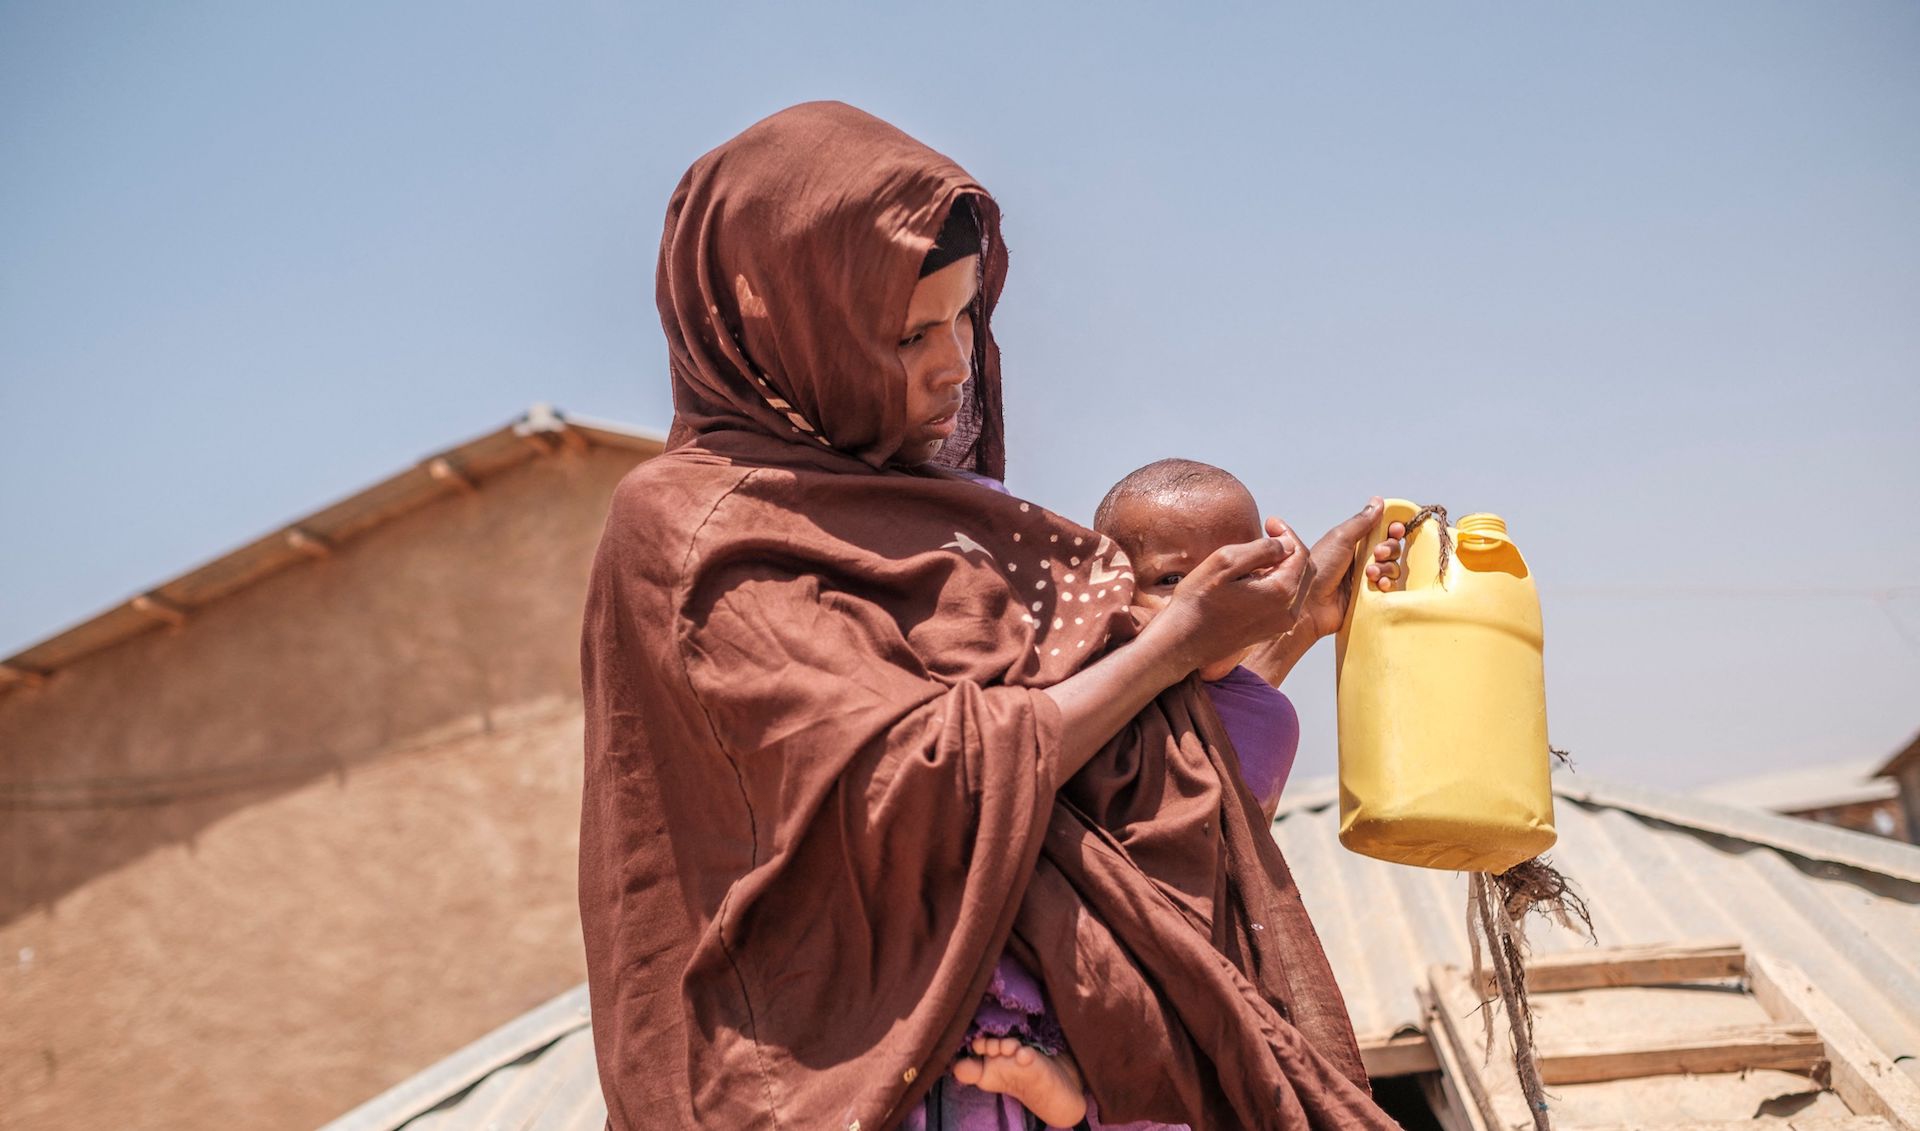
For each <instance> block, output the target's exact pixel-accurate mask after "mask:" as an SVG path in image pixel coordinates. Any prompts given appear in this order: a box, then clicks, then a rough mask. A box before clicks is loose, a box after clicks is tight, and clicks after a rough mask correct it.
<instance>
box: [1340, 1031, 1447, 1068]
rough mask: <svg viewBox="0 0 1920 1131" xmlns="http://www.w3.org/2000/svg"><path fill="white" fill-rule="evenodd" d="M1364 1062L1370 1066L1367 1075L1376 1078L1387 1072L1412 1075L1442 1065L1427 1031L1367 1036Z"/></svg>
mask: <svg viewBox="0 0 1920 1131" xmlns="http://www.w3.org/2000/svg"><path fill="white" fill-rule="evenodd" d="M1360 1063H1362V1064H1364V1065H1365V1066H1366V1069H1367V1075H1368V1076H1370V1077H1373V1078H1375V1079H1379V1078H1381V1077H1384V1076H1411V1075H1413V1074H1414V1073H1416V1072H1434V1071H1437V1070H1438V1069H1439V1068H1440V1061H1439V1060H1437V1059H1435V1057H1434V1053H1433V1042H1432V1041H1430V1040H1428V1039H1427V1035H1426V1034H1425V1033H1410V1034H1406V1035H1402V1036H1398V1037H1363V1038H1361V1040H1360Z"/></svg>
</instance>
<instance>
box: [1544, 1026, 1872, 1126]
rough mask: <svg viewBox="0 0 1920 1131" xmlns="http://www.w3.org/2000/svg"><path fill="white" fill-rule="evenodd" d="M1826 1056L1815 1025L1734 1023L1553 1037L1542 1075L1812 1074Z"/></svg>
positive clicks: (1564, 1080) (1550, 1081) (1567, 1080)
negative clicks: (1589, 1037)
mask: <svg viewBox="0 0 1920 1131" xmlns="http://www.w3.org/2000/svg"><path fill="white" fill-rule="evenodd" d="M1825 1059H1826V1045H1825V1043H1824V1042H1822V1041H1821V1039H1820V1034H1818V1033H1816V1032H1814V1029H1813V1026H1811V1025H1778V1024H1775V1025H1733V1026H1726V1027H1723V1028H1718V1029H1708V1030H1703V1031H1700V1032H1697V1033H1682V1034H1675V1035H1672V1036H1666V1035H1647V1034H1634V1033H1627V1034H1622V1035H1619V1036H1613V1037H1610V1038H1605V1037H1603V1038H1601V1039H1599V1040H1595V1041H1582V1042H1579V1043H1577V1044H1576V1043H1574V1042H1569V1041H1554V1042H1553V1043H1551V1044H1549V1045H1547V1046H1546V1047H1544V1048H1542V1049H1541V1050H1540V1078H1541V1080H1542V1081H1544V1082H1545V1083H1546V1084H1547V1085H1548V1086H1549V1087H1551V1086H1553V1085H1556V1084H1595V1083H1599V1082H1601V1081H1603V1080H1631V1079H1633V1078H1635V1077H1638V1076H1671V1075H1676V1074H1679V1073H1689V1074H1692V1075H1695V1076H1699V1075H1702V1074H1704V1073H1708V1072H1741V1071H1744V1070H1746V1069H1750V1068H1777V1069H1781V1070H1782V1071H1786V1072H1811V1071H1813V1070H1814V1069H1815V1068H1817V1067H1819V1066H1820V1064H1821V1063H1822V1062H1823V1061H1824V1060H1825ZM1842 1098H1843V1099H1844V1098H1845V1097H1844V1096H1843V1097H1842ZM1856 1110H1857V1109H1856Z"/></svg>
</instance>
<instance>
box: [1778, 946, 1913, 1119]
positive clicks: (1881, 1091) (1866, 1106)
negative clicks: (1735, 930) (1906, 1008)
mask: <svg viewBox="0 0 1920 1131" xmlns="http://www.w3.org/2000/svg"><path fill="white" fill-rule="evenodd" d="M1747 979H1748V984H1749V985H1751V986H1752V987H1753V996H1754V999H1755V1000H1756V1001H1758V1002H1759V1003H1760V1007H1761V1008H1762V1009H1765V1010H1766V1011H1767V1013H1768V1015H1769V1016H1771V1017H1773V1018H1774V1019H1775V1020H1777V1021H1785V1022H1797V1023H1800V1024H1804V1025H1811V1026H1812V1027H1813V1028H1815V1029H1816V1030H1818V1031H1819V1033H1820V1037H1821V1039H1822V1040H1823V1041H1825V1043H1826V1055H1827V1061H1828V1063H1829V1064H1831V1065H1832V1066H1833V1090H1834V1091H1835V1092H1836V1093H1838V1095H1839V1096H1840V1098H1841V1099H1842V1100H1844V1101H1846V1105H1847V1106H1848V1107H1850V1108H1852V1109H1853V1110H1854V1111H1855V1112H1856V1113H1857V1114H1860V1115H1878V1116H1881V1117H1883V1118H1884V1119H1886V1120H1887V1122H1889V1123H1891V1124H1893V1125H1894V1127H1895V1128H1897V1129H1898V1131H1920V1084H1916V1083H1915V1082H1914V1080H1913V1078H1912V1077H1910V1076H1908V1075H1907V1074H1906V1073H1905V1072H1904V1071H1902V1070H1901V1069H1900V1068H1899V1066H1897V1065H1895V1064H1894V1063H1893V1058H1891V1057H1889V1056H1888V1055H1887V1054H1886V1053H1885V1052H1882V1051H1881V1050H1880V1047H1879V1046H1878V1045H1876V1044H1874V1043H1873V1041H1872V1040H1871V1039H1870V1038H1869V1037H1868V1036H1867V1035H1866V1034H1865V1033H1863V1032H1861V1030H1860V1026H1858V1025H1856V1024H1855V1023H1854V1020H1853V1018H1852V1017H1850V1016H1848V1015H1847V1013H1846V1011H1844V1010H1842V1009H1841V1008H1840V1007H1839V1006H1838V1005H1835V1004H1834V1002H1833V999H1832V998H1829V997H1828V996H1827V995H1826V994H1824V993H1821V992H1820V990H1819V988H1818V987H1816V986H1815V985H1814V984H1813V982H1812V981H1811V980H1809V979H1808V977H1807V976H1806V974H1804V973H1802V972H1801V971H1800V969H1799V967H1797V966H1795V965H1793V964H1792V963H1791V962H1788V961H1786V960H1785V959H1782V958H1776V957H1774V956H1773V955H1770V954H1753V955H1749V956H1748V958H1747Z"/></svg>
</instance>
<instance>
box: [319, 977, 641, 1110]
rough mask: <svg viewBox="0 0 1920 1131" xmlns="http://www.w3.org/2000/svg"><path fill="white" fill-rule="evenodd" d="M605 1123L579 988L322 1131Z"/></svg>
mask: <svg viewBox="0 0 1920 1131" xmlns="http://www.w3.org/2000/svg"><path fill="white" fill-rule="evenodd" d="M606 1119H607V1105H606V1103H605V1102H604V1101H602V1100H601V1098H600V1076H599V1070H598V1068H597V1067H596V1065H595V1063H594V1059H593V1031H592V1030H591V1029H590V1028H588V1026H587V987H585V986H578V987H575V988H574V989H572V990H569V991H567V992H566V993H564V994H561V995H560V996H559V997H557V998H554V999H553V1000H552V1001H550V1002H548V1003H547V1004H545V1005H543V1006H541V1007H540V1008H538V1009H536V1010H534V1011H533V1012H532V1013H529V1014H526V1015H525V1016H523V1017H521V1018H519V1019H518V1020H515V1021H512V1022H510V1023H508V1024H507V1025H505V1026H503V1027H501V1028H499V1029H496V1030H494V1031H493V1032H492V1033H489V1034H488V1035H486V1036H485V1037H482V1038H481V1039H480V1040H478V1041H475V1042H474V1043H473V1044H471V1045H468V1046H467V1047H466V1048H464V1049H461V1050H460V1051H459V1052H457V1053H454V1054H453V1055H452V1056H450V1057H448V1058H447V1059H445V1060H443V1061H441V1062H440V1063H439V1064H436V1065H434V1066H433V1067H432V1068H429V1069H427V1070H426V1071H425V1072H422V1073H420V1074H419V1075H418V1076H415V1077H413V1078H412V1079H409V1080H405V1081H402V1082H401V1083H400V1084H397V1085H395V1086H394V1087H393V1088H392V1089H390V1090H388V1091H386V1092H384V1093H382V1094H381V1095H379V1096H376V1097H374V1098H373V1099H371V1100H368V1101H367V1102H366V1103H364V1104H362V1105H360V1106H359V1107H357V1108H355V1109H353V1110H352V1111H350V1112H348V1113H347V1114H345V1115H343V1116H341V1117H340V1118H339V1119H336V1120H334V1121H333V1122H332V1123H329V1124H327V1125H326V1126H325V1127H323V1128H321V1131H391V1129H393V1128H398V1127H405V1128H408V1131H451V1129H452V1128H462V1129H467V1128H488V1129H490V1131H491V1129H497V1131H600V1129H601V1128H602V1127H603V1126H604V1125H605V1123H606Z"/></svg>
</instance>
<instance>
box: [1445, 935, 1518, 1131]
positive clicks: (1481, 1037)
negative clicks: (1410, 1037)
mask: <svg viewBox="0 0 1920 1131" xmlns="http://www.w3.org/2000/svg"><path fill="white" fill-rule="evenodd" d="M1427 984H1428V985H1429V986H1430V987H1432V990H1433V1001H1434V1005H1435V1009H1436V1012H1437V1013H1438V1015H1439V1019H1440V1028H1441V1030H1442V1031H1443V1032H1444V1033H1445V1035H1446V1038H1447V1040H1448V1041H1450V1042H1451V1045H1452V1053H1453V1060H1452V1066H1451V1068H1450V1069H1449V1071H1451V1072H1455V1073H1457V1075H1456V1076H1455V1083H1456V1084H1457V1085H1459V1086H1460V1087H1461V1088H1462V1089H1463V1090H1464V1091H1465V1092H1466V1093H1467V1095H1466V1096H1465V1097H1463V1098H1466V1099H1469V1100H1471V1101H1472V1104H1471V1106H1474V1107H1477V1108H1478V1109H1479V1112H1480V1118H1481V1119H1482V1120H1483V1121H1484V1122H1485V1124H1486V1126H1488V1127H1490V1128H1505V1127H1509V1126H1512V1125H1513V1124H1515V1123H1518V1124H1520V1125H1521V1126H1524V1127H1531V1126H1533V1120H1532V1118H1531V1116H1530V1114H1529V1112H1528V1109H1527V1097H1526V1095H1525V1094H1524V1093H1523V1092H1522V1091H1521V1090H1520V1078H1519V1076H1518V1075H1516V1074H1515V1073H1514V1070H1513V1057H1512V1049H1511V1046H1510V1045H1509V1044H1508V1043H1507V1042H1506V1041H1501V1040H1497V1039H1496V1041H1495V1047H1494V1049H1493V1050H1492V1054H1491V1055H1489V1052H1488V1049H1487V1042H1486V1028H1485V1026H1484V1025H1483V1024H1482V1023H1481V1019H1480V1012H1479V1011H1480V999H1479V998H1478V997H1477V996H1475V994H1474V992H1473V987H1472V986H1471V985H1469V984H1468V982H1467V975H1466V974H1465V973H1464V972H1462V971H1460V970H1458V969H1455V968H1454V967H1452V966H1435V967H1433V968H1432V969H1430V970H1429V971H1428V972H1427ZM1487 1008H1489V1009H1492V1010H1494V1011H1495V1017H1494V1032H1495V1033H1496V1034H1498V1033H1504V1032H1506V1029H1507V1019H1506V1015H1505V1014H1503V1013H1500V1012H1499V1010H1500V1003H1499V1002H1497V1001H1496V1002H1493V1003H1491V1004H1489V1005H1488V1006H1487ZM1436 1036H1437V1035H1436ZM1434 1045H1435V1047H1436V1051H1438V1049H1439V1047H1440V1045H1441V1042H1440V1041H1439V1040H1437V1039H1436V1040H1435V1041H1434Z"/></svg>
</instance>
